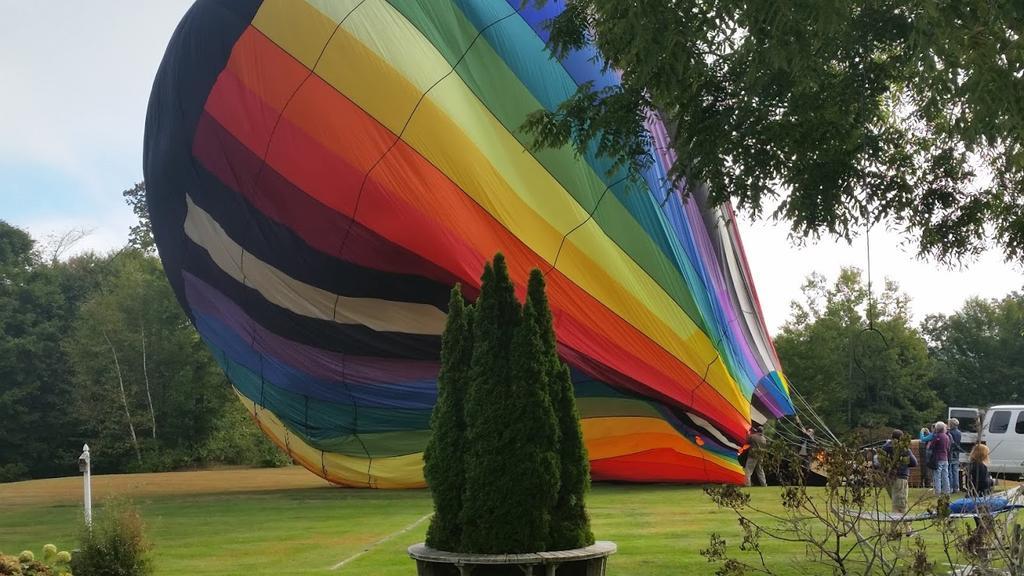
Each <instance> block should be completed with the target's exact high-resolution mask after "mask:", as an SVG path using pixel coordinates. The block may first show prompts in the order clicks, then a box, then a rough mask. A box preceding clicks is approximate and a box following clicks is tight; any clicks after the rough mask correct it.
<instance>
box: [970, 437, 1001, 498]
mask: <svg viewBox="0 0 1024 576" xmlns="http://www.w3.org/2000/svg"><path fill="white" fill-rule="evenodd" d="M988 457H989V450H988V446H985V445H984V444H977V445H975V446H974V449H973V450H971V455H970V461H971V463H970V464H969V465H968V467H967V477H966V478H965V479H964V480H965V481H966V483H967V486H965V488H966V489H967V492H968V494H970V495H972V496H987V495H989V494H991V493H992V486H994V485H995V481H994V480H993V479H992V476H991V475H989V473H988V465H989V459H988Z"/></svg>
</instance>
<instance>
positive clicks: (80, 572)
mask: <svg viewBox="0 0 1024 576" xmlns="http://www.w3.org/2000/svg"><path fill="white" fill-rule="evenodd" d="M79 548H80V550H81V551H80V552H78V553H77V554H75V555H74V557H73V558H72V560H71V568H72V571H73V572H74V573H75V575H76V576H145V575H148V574H152V572H153V566H152V562H151V560H150V557H149V551H150V549H151V546H150V544H149V541H148V540H147V539H146V536H145V527H144V525H143V522H142V516H141V515H140V514H139V511H138V510H137V509H135V508H134V507H132V506H129V505H127V504H124V503H120V502H118V503H111V504H107V505H106V506H105V507H104V509H103V511H102V513H101V514H100V515H99V516H98V518H97V521H96V522H94V523H93V526H92V529H91V530H90V529H89V528H88V527H86V528H84V529H83V530H82V535H81V541H80V543H79Z"/></svg>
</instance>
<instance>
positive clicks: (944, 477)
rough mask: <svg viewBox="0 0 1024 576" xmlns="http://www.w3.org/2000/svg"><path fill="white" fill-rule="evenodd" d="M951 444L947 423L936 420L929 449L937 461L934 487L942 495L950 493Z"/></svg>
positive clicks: (933, 481)
mask: <svg viewBox="0 0 1024 576" xmlns="http://www.w3.org/2000/svg"><path fill="white" fill-rule="evenodd" d="M922 440H923V439H922ZM949 444H950V440H949V434H946V423H945V422H936V423H935V431H934V432H932V434H931V441H929V442H928V449H929V450H931V459H932V461H933V462H934V463H935V471H934V474H933V475H932V487H933V488H935V493H936V494H938V495H940V496H941V495H943V494H950V490H949Z"/></svg>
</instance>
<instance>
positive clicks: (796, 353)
mask: <svg viewBox="0 0 1024 576" xmlns="http://www.w3.org/2000/svg"><path fill="white" fill-rule="evenodd" d="M803 293H804V298H803V300H802V301H795V302H793V305H792V306H793V313H792V317H791V319H790V320H789V321H788V322H787V323H786V324H785V325H784V326H783V328H782V331H781V332H780V333H779V335H778V336H776V338H775V346H776V348H777V350H778V353H779V357H780V358H781V359H782V365H783V368H784V369H785V371H786V374H787V376H788V377H789V379H790V380H791V381H792V382H793V384H794V386H795V387H796V388H797V390H798V391H799V392H800V393H801V394H803V395H804V396H805V397H807V400H808V402H809V403H810V404H811V405H812V406H814V408H815V410H816V411H818V412H819V413H820V415H821V417H822V419H823V420H824V421H825V422H827V423H828V424H829V426H830V427H831V428H832V429H833V430H834V431H835V432H837V433H839V434H842V433H847V432H851V431H857V430H860V431H865V432H870V431H877V430H878V429H881V428H892V427H900V428H908V427H909V428H910V429H916V428H917V426H919V425H920V424H923V423H924V422H926V421H929V420H934V419H935V418H937V417H939V416H940V415H941V414H942V403H941V401H940V399H939V397H938V395H936V393H935V391H934V390H932V389H931V388H930V386H929V383H930V381H931V379H932V377H933V375H934V374H935V367H934V363H933V361H932V360H931V359H930V358H929V356H928V348H927V345H926V343H925V340H924V338H923V337H922V335H921V334H920V332H918V330H917V329H915V328H914V327H913V326H911V324H910V312H909V298H908V297H907V296H906V295H905V294H902V293H900V292H899V289H898V287H897V286H896V285H895V284H894V283H892V282H887V283H886V286H885V288H884V290H882V292H881V293H880V294H879V295H877V299H872V298H869V297H868V290H867V286H866V285H865V284H864V282H863V279H862V277H861V273H860V271H859V270H857V269H856V268H844V269H843V270H842V272H841V273H840V275H839V277H838V278H837V280H836V281H835V282H834V283H833V284H831V285H830V284H829V283H828V282H827V281H826V280H825V278H824V277H822V276H820V275H818V274H812V275H811V276H810V277H809V278H808V279H807V282H806V283H805V284H804V287H803ZM869 314H870V316H869ZM870 328H873V329H870Z"/></svg>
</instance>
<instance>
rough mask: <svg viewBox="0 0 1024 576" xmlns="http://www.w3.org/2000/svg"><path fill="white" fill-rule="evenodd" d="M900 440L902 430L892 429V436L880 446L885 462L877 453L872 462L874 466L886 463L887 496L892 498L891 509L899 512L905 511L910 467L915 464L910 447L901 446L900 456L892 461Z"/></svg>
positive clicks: (901, 438) (877, 466)
mask: <svg viewBox="0 0 1024 576" xmlns="http://www.w3.org/2000/svg"><path fill="white" fill-rule="evenodd" d="M902 440H903V430H893V431H892V437H891V438H890V439H889V440H888V441H886V443H885V445H884V446H882V452H883V453H884V454H885V455H886V457H885V460H886V461H887V462H886V461H880V460H879V458H878V456H877V455H876V456H875V462H874V464H875V467H876V468H881V467H882V466H884V465H886V464H888V465H887V466H885V467H886V473H887V476H888V478H886V485H885V489H886V491H887V492H888V493H889V498H891V499H892V511H893V512H897V513H899V514H905V513H906V512H907V500H908V499H907V494H908V492H909V487H910V486H909V484H908V483H907V482H908V480H909V479H910V469H911V468H914V467H916V466H917V458H916V457H915V456H914V452H913V450H911V449H910V448H903V454H902V456H899V460H897V461H895V462H893V460H892V459H893V458H894V456H893V452H894V451H895V450H896V449H897V447H900V446H903V444H902Z"/></svg>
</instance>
